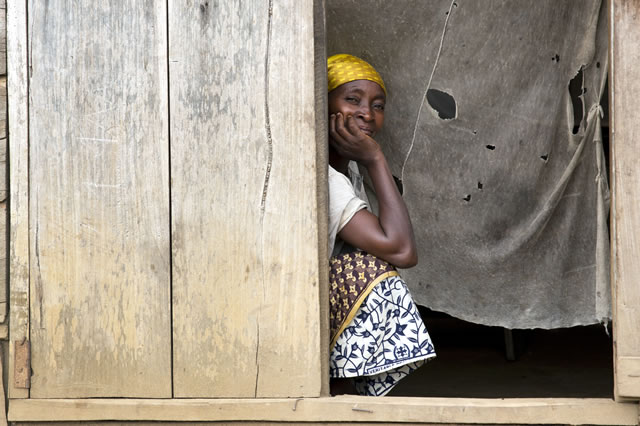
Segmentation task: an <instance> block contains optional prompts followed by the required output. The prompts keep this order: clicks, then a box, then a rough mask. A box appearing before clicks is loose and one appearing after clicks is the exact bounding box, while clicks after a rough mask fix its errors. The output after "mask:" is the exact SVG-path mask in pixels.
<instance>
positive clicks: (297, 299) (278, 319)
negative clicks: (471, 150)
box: [9, 0, 328, 398]
mask: <svg viewBox="0 0 640 426" xmlns="http://www.w3.org/2000/svg"><path fill="white" fill-rule="evenodd" d="M165 4H166V3H164V2H154V1H144V2H135V1H133V0H127V1H122V2H116V3H115V4H111V3H108V4H102V3H100V4H99V5H98V4H94V3H90V4H89V3H87V4H78V3H77V2H73V1H71V0H67V1H60V2H53V3H52V2H40V1H38V0H29V1H28V2H27V3H20V2H14V3H12V4H11V5H10V9H9V17H10V21H9V24H10V34H11V41H10V45H9V47H10V49H9V50H10V55H11V60H12V71H13V74H12V76H13V77H12V80H11V82H10V86H11V87H10V90H11V93H12V96H11V100H10V106H11V111H12V112H13V114H14V115H12V120H13V125H12V141H11V149H12V157H11V164H12V165H11V178H12V188H11V195H12V210H11V214H12V231H11V232H12V234H11V253H12V255H11V280H12V281H11V301H12V302H11V303H12V320H11V339H12V340H13V342H12V345H11V350H12V353H11V354H10V357H11V358H10V359H11V363H12V365H11V366H10V371H11V373H10V374H13V373H14V372H15V371H17V370H16V362H17V361H16V359H18V358H20V356H17V357H16V356H15V352H16V348H20V352H21V354H23V353H25V352H24V343H25V342H29V341H30V343H31V351H30V352H31V366H30V367H31V369H32V370H33V375H32V376H31V383H30V384H29V383H28V378H29V376H30V375H29V366H28V365H27V364H23V365H19V366H18V367H19V368H20V367H21V368H22V369H21V377H20V380H18V381H16V380H14V379H15V378H14V377H12V378H11V383H10V392H11V397H12V398H28V397H31V398H90V397H136V398H170V397H172V396H176V397H281V396H319V395H320V393H321V389H322V388H323V387H324V388H326V384H327V383H326V382H327V377H328V374H327V364H328V362H327V359H326V358H327V355H328V350H327V347H326V343H327V337H326V335H325V334H326V330H327V329H328V327H327V324H326V322H327V319H328V318H327V315H326V307H325V304H326V303H327V300H326V288H325V287H323V286H322V285H321V284H322V283H323V282H326V275H327V272H328V266H327V263H328V258H327V247H326V246H327V244H326V225H323V224H325V223H326V220H327V218H326V172H327V170H326V151H327V142H326V134H327V131H326V128H325V127H323V126H324V121H325V111H326V103H325V102H326V81H325V78H324V70H325V67H326V58H325V53H324V50H323V49H324V44H323V34H324V33H323V28H324V21H323V11H324V6H323V3H322V1H312V0H308V1H297V0H287V1H279V2H274V1H272V0H264V1H262V2H242V1H240V0H238V1H225V2H222V1H189V2H182V1H170V2H168V4H169V7H168V10H166V8H165ZM314 13H315V17H314ZM314 23H315V24H317V28H316V29H317V30H320V34H321V35H322V36H321V37H315V33H314ZM317 112H319V113H317ZM169 123H170V124H169ZM19 355H20V354H19ZM20 359H21V358H20ZM21 360H22V359H21ZM22 361H23V360H22ZM21 380H22V381H21ZM18 382H20V383H18ZM29 386H30V390H27V389H26V388H28V387H29Z"/></svg>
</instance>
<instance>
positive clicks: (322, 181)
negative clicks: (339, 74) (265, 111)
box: [313, 0, 330, 396]
mask: <svg viewBox="0 0 640 426" xmlns="http://www.w3.org/2000/svg"><path fill="white" fill-rule="evenodd" d="M313 3H314V16H313V33H314V43H315V46H314V47H315V52H314V58H313V61H314V67H315V110H316V123H315V125H316V151H317V153H316V156H317V164H318V165H319V166H318V167H316V187H317V191H318V194H317V197H318V243H319V245H318V265H319V271H320V273H319V278H320V281H319V282H320V286H319V288H318V290H319V296H320V342H321V345H320V353H321V354H328V353H329V340H330V337H329V255H330V253H329V242H328V235H329V230H328V225H329V217H328V212H329V187H328V176H327V175H328V167H324V165H328V164H329V139H328V135H329V127H328V125H327V116H326V115H325V114H324V113H323V112H324V111H328V110H329V108H328V106H327V90H326V87H327V66H326V61H327V59H326V58H327V46H326V30H325V29H326V16H325V10H326V8H325V6H326V4H325V3H326V2H325V0H314V1H313ZM320 165H321V166H320ZM320 371H321V379H322V387H321V391H320V394H321V395H322V396H329V357H322V358H321V369H320Z"/></svg>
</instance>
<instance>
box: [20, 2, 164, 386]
mask: <svg viewBox="0 0 640 426" xmlns="http://www.w3.org/2000/svg"><path fill="white" fill-rule="evenodd" d="M28 15H29V26H28V28H29V43H30V45H29V57H30V63H29V73H30V79H29V82H30V84H29V131H30V133H29V146H30V151H29V162H30V164H29V172H30V173H29V185H30V186H29V196H30V199H29V219H30V220H29V235H30V255H31V258H30V277H31V291H30V295H31V298H30V309H31V311H30V312H31V321H32V322H31V347H32V349H33V350H32V357H31V358H32V369H33V377H32V386H31V397H32V398H44V397H67V398H68V397H99V396H102V397H107V396H112V397H116V396H117V397H123V396H129V397H170V396H171V377H170V371H171V334H170V333H171V331H170V327H171V326H170V314H169V312H170V305H169V304H170V297H169V294H170V272H169V271H170V264H169V262H170V248H169V240H170V239H169V231H170V222H169V178H168V170H169V165H168V98H167V96H168V90H167V56H166V51H167V34H166V10H165V4H164V3H163V2H156V1H151V0H149V1H142V2H141V1H134V0H127V1H120V2H110V3H100V4H97V3H93V2H90V3H78V2H75V1H71V0H67V1H59V2H51V3H42V2H40V1H37V0H33V1H30V2H29V14H28ZM12 121H13V116H12ZM12 163H13V157H12ZM19 217H22V216H21V215H20V216H19ZM12 277H13V275H12ZM13 337H14V336H12V338H13Z"/></svg>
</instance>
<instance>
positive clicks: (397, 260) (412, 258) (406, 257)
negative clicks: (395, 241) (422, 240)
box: [391, 247, 418, 269]
mask: <svg viewBox="0 0 640 426" xmlns="http://www.w3.org/2000/svg"><path fill="white" fill-rule="evenodd" d="M391 263H393V265H394V266H397V267H398V268H402V269H408V268H413V267H414V266H416V265H417V264H418V251H417V250H416V248H415V247H409V248H408V249H406V250H403V251H401V252H398V253H397V254H396V255H395V256H394V259H393V261H392V262H391Z"/></svg>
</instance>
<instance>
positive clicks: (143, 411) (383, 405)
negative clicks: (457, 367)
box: [9, 396, 638, 425]
mask: <svg viewBox="0 0 640 426" xmlns="http://www.w3.org/2000/svg"><path fill="white" fill-rule="evenodd" d="M47 420H57V421H99V420H143V421H144V420H146V421H151V420H154V421H162V420H165V421H185V422H186V421H259V422H267V421H271V422H296V423H298V422H381V423H394V422H396V423H411V422H413V423H453V424H483V423H490V424H508V423H512V424H513V423H515V424H592V425H612V424H616V425H636V424H637V423H638V404H637V403H616V402H614V401H612V400H609V399H573V398H566V399H565V398H562V399H559V398H540V399H521V398H515V399H470V398H367V397H358V396H340V397H333V398H300V399H217V400H215V399H214V400H211V399H210V400H203V399H195V400H178V399H174V400H148V399H147V400H127V399H124V400H107V399H92V400H13V401H10V402H9V421H47Z"/></svg>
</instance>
